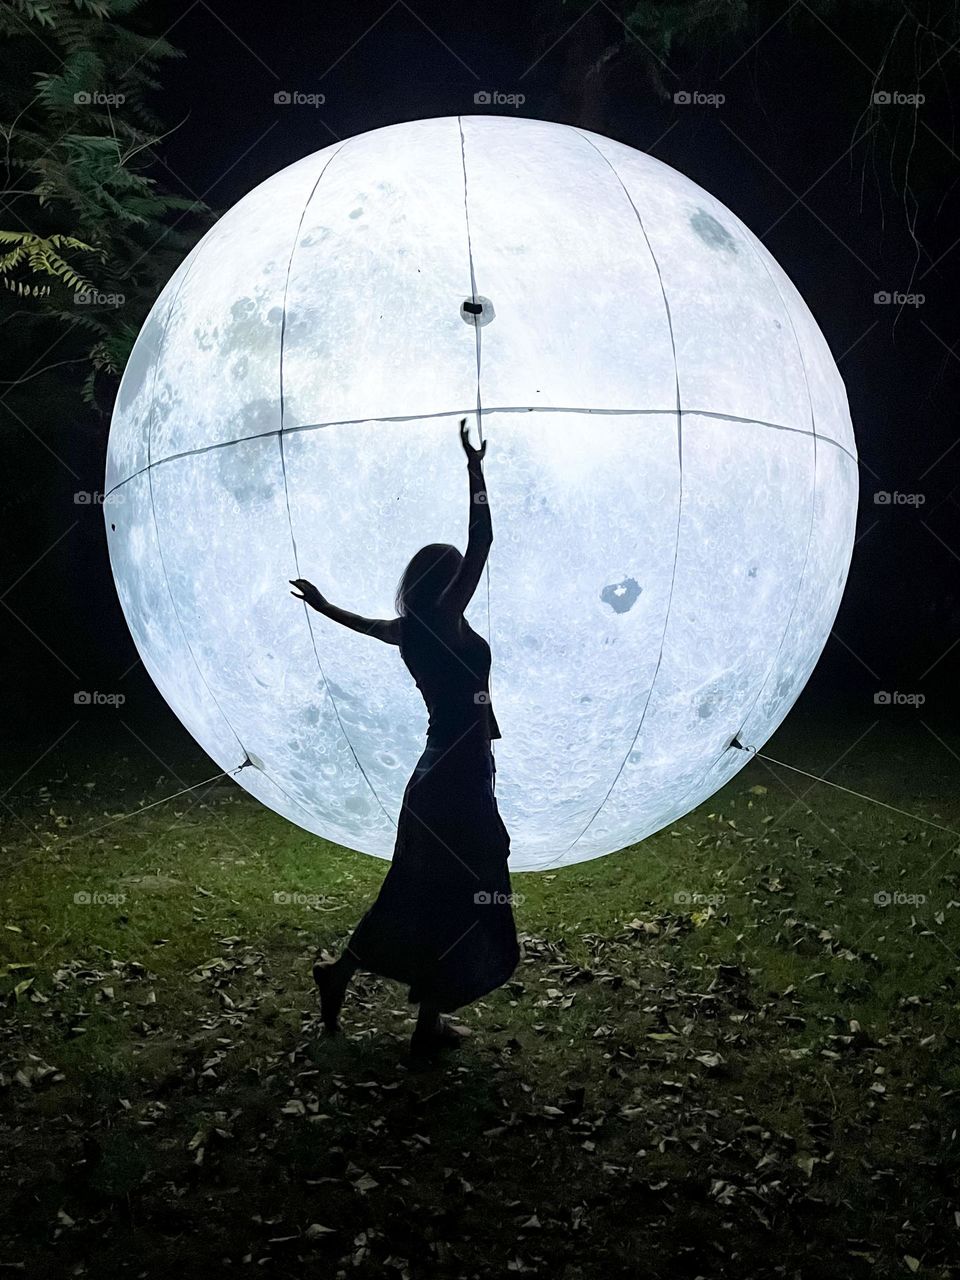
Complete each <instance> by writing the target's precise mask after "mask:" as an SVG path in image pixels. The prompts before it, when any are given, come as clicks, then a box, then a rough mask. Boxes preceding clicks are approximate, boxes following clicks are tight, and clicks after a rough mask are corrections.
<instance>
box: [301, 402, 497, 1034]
mask: <svg viewBox="0 0 960 1280" xmlns="http://www.w3.org/2000/svg"><path fill="white" fill-rule="evenodd" d="M460 442H461V444H462V445H463V450H464V453H465V454H466V456H467V475H468V478H469V487H470V526H469V540H468V542H467V552H466V555H464V556H461V554H460V552H459V551H458V550H457V549H456V547H452V546H449V545H448V544H446V543H431V544H430V545H429V546H426V547H421V549H420V550H419V551H418V552H417V553H416V555H415V556H414V557H413V559H412V560H411V561H410V563H409V564H408V565H407V567H406V570H405V571H404V573H403V577H402V578H401V579H400V584H399V586H398V588H397V599H396V606H397V614H398V617H396V618H393V619H391V620H377V619H372V618H362V617H359V616H358V615H357V614H354V613H348V612H346V611H345V610H343V609H338V608H337V607H336V605H332V604H330V603H329V601H327V600H325V599H324V597H323V596H322V595H321V594H320V592H319V591H318V590H317V588H316V587H314V586H313V585H312V583H310V582H307V581H306V580H305V579H303V578H298V579H296V580H293V581H292V585H293V586H294V587H296V588H297V591H296V592H293V593H292V594H293V595H295V596H296V597H297V599H300V600H305V601H306V602H307V604H309V605H311V606H312V607H313V608H314V609H316V610H318V612H320V613H322V614H324V615H325V616H326V617H328V618H332V619H333V621H334V622H339V623H341V624H342V625H343V626H346V627H350V628H351V629H352V630H354V631H360V632H363V633H364V634H365V635H370V636H375V637H376V638H377V639H378V640H383V641H384V642H385V643H386V644H395V645H398V646H399V648H400V656H401V658H402V659H403V661H404V663H405V664H406V667H407V669H408V670H409V672H410V674H411V675H412V676H413V678H414V681H415V682H416V684H417V687H418V688H419V690H420V692H421V694H422V695H423V699H424V702H425V703H426V706H427V711H428V713H429V725H428V729H427V741H426V747H425V749H424V752H423V754H422V755H421V757H420V759H419V761H418V762H417V766H416V768H415V769H414V772H413V775H412V776H411V778H410V780H409V782H408V783H407V786H406V790H405V791H404V793H403V805H402V807H401V810H400V819H399V822H398V824H397V839H396V844H395V847H394V853H393V863H392V865H391V867H390V870H389V871H388V872H387V875H386V878H385V879H384V882H383V885H382V887H381V889H380V893H379V895H378V897H377V899H376V901H375V902H374V904H373V906H372V907H371V908H370V910H369V911H368V912H367V913H366V915H364V917H363V918H362V920H361V921H360V923H359V924H358V925H357V927H356V929H355V930H354V933H353V936H352V937H351V939H350V941H349V943H348V944H347V946H346V948H345V949H344V951H343V953H342V955H341V956H340V958H339V959H338V960H336V961H332V962H328V963H326V964H321V963H319V962H318V963H317V964H315V965H314V969H313V976H314V979H315V980H316V983H317V986H318V987H319V988H320V1003H321V1013H322V1017H323V1022H324V1026H325V1027H326V1029H327V1031H328V1032H329V1033H334V1032H336V1031H337V1029H338V1027H337V1020H338V1017H339V1013H340V1008H341V1006H342V1004H343V999H344V995H345V993H346V989H347V984H348V983H349V981H350V978H351V976H352V975H353V973H354V972H355V970H357V969H365V970H368V971H370V972H371V973H378V974H381V975H382V976H383V977H386V978H394V979H397V980H399V981H401V982H405V983H407V984H409V987H410V1000H411V1001H412V1002H414V1003H418V1004H419V1005H420V1012H419V1017H418V1019H417V1025H416V1029H415V1030H414V1033H413V1038H412V1040H411V1051H412V1052H413V1054H414V1055H415V1056H418V1057H419V1056H426V1057H431V1056H433V1055H435V1054H436V1053H437V1052H438V1051H439V1050H440V1049H442V1048H443V1047H445V1046H448V1045H456V1044H458V1043H459V1041H460V1039H461V1037H462V1035H464V1034H466V1033H465V1032H464V1030H463V1029H462V1028H456V1027H454V1026H452V1025H449V1024H447V1023H446V1022H444V1020H443V1019H442V1018H441V1016H440V1015H441V1013H449V1012H451V1011H452V1010H454V1009H458V1008H460V1007H461V1006H462V1005H465V1004H469V1003H470V1002H471V1001H472V1000H476V999H478V998H479V997H480V996H483V995H486V994H487V993H488V992H490V991H493V990H494V989H495V988H496V987H499V986H500V985H501V984H502V983H504V982H506V980H507V979H508V978H509V977H510V975H511V974H512V973H513V971H514V969H515V968H516V965H517V960H518V959H519V949H518V945H517V931H516V927H515V925H514V920H513V910H512V907H511V898H510V876H509V872H508V870H507V858H508V856H509V853H510V836H509V835H508V833H507V829H506V827H505V826H504V825H503V821H502V819H501V817H500V813H499V810H498V808H497V801H496V798H495V795H494V778H495V773H496V766H495V764H494V759H493V752H492V750H491V747H490V742H491V739H493V738H499V737H500V729H499V727H498V725H497V721H496V717H495V716H494V713H493V707H492V706H491V703H490V690H489V678H490V646H489V645H488V644H487V642H486V641H485V640H484V639H483V637H482V636H480V635H478V634H477V632H475V631H474V630H473V628H472V627H471V626H470V624H469V623H468V622H467V620H466V618H465V617H464V616H463V614H464V610H465V609H466V607H467V605H468V604H469V603H470V600H471V599H472V597H473V594H474V592H475V591H476V589H477V584H478V583H479V581H480V575H481V574H482V572H483V567H484V565H485V564H486V561H487V555H488V554H489V551H490V544H491V542H492V541H493V527H492V524H491V519H490V506H489V503H488V502H487V495H486V491H485V489H484V484H483V467H482V461H483V457H484V454H485V453H486V449H487V446H486V442H484V444H483V446H482V447H481V448H480V449H475V448H473V446H472V445H471V444H470V441H469V438H468V434H467V420H466V418H464V419H462V421H461V423H460ZM297 592H299V593H300V594H299V595H298V594H297Z"/></svg>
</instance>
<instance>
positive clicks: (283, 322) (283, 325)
mask: <svg viewBox="0 0 960 1280" xmlns="http://www.w3.org/2000/svg"><path fill="white" fill-rule="evenodd" d="M346 145H347V144H346V142H342V143H341V144H340V146H339V147H337V149H336V151H335V152H334V153H333V155H332V156H330V157H329V158H328V159H327V162H326V164H324V166H323V168H322V169H321V170H320V172H319V174H317V180H316V182H315V183H314V184H313V186H312V187H311V188H310V194H309V195H308V196H307V199H306V201H305V202H304V206H303V209H302V210H301V212H300V218H299V221H298V222H297V229H296V231H295V232H294V236H293V244H292V245H291V247H290V257H289V258H288V259H287V274H286V277H285V278H284V282H283V301H282V306H281V309H280V362H279V381H280V430H279V431H278V432H277V443H278V445H279V446H280V474H281V475H282V477H283V497H284V503H285V505H286V508H287V525H288V527H289V530H290V545H291V546H292V548H293V563H294V566H295V568H296V574H297V577H298V578H299V577H300V556H299V553H298V551H297V539H296V535H295V534H294V532H293V514H292V512H291V510H290V489H289V487H288V485H287V460H286V457H285V455H284V451H283V415H284V407H285V401H284V389H283V349H284V342H285V339H286V332H287V294H288V292H289V288H290V273H291V271H292V270H293V259H294V255H295V254H296V252H297V241H298V240H299V239H300V232H301V230H302V228H303V220H304V218H306V216H307V209H308V208H309V207H310V201H311V200H312V199H313V197H314V195H315V194H316V190H317V187H319V185H320V179H321V178H322V177H323V175H324V174H325V173H326V171H327V169H328V168H329V167H330V165H331V163H332V162H333V161H334V160H335V159H336V157H337V156H338V155H339V154H340V152H341V151H342V150H343V148H344V147H345V146H346ZM303 615H304V618H305V620H306V623H307V632H308V634H309V636H310V644H311V646H312V648H313V656H314V658H315V659H316V663H317V671H318V672H319V673H320V679H321V681H322V682H323V687H324V690H325V692H326V695H327V697H328V698H329V699H330V704H331V706H332V707H333V714H334V715H335V716H336V718H337V725H338V727H339V729H340V732H341V733H342V734H343V740H344V742H345V743H346V744H347V749H348V750H349V752H350V754H351V755H352V756H353V759H354V763H355V764H356V766H357V768H358V769H359V770H360V775H361V777H362V778H363V780H364V782H365V783H366V784H367V786H368V787H369V789H370V794H371V795H372V796H373V798H374V800H376V802H377V804H378V805H379V806H380V809H381V810H382V812H383V815H384V817H385V818H386V819H387V821H388V822H393V825H394V826H396V823H395V822H394V820H393V819H392V818H391V817H390V814H389V813H387V811H386V809H385V808H384V805H383V801H382V800H381V799H380V797H379V795H378V794H377V789H376V787H375V786H374V785H373V783H372V782H371V781H370V778H369V777H368V776H367V771H366V769H364V767H363V765H362V763H361V761H360V757H359V756H358V755H357V753H356V751H355V749H354V746H353V743H352V742H351V741H350V737H349V735H348V733H347V731H346V729H345V728H344V725H343V717H342V716H341V715H340V708H339V707H338V706H337V700H336V698H335V697H334V696H333V693H332V691H331V689H330V682H329V681H328V680H327V677H326V673H325V672H324V670H323V663H322V662H321V661H320V650H319V649H318V648H317V637H316V634H315V632H314V630H313V622H312V621H311V618H310V609H309V607H308V605H307V603H306V601H304V602H303Z"/></svg>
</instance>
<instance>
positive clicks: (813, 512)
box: [710, 240, 818, 768]
mask: <svg viewBox="0 0 960 1280" xmlns="http://www.w3.org/2000/svg"><path fill="white" fill-rule="evenodd" d="M747 243H748V244H750V241H749V240H748V241H747ZM750 252H751V253H752V254H753V256H754V258H755V259H756V260H757V262H759V263H760V266H761V267H762V268H763V270H764V273H765V274H766V277H767V279H768V280H769V281H770V284H771V286H772V288H773V291H774V293H775V294H776V295H777V297H778V298H779V300H780V305H781V307H782V308H783V313H784V315H785V316H786V317H787V323H788V324H789V326H790V332H791V333H792V334H793V341H794V344H795V345H796V348H797V355H798V357H799V359H800V371H801V372H802V374H803V385H804V387H805V389H806V392H807V407H808V409H809V412H810V433H811V435H812V437H813V492H812V493H811V495H810V524H809V526H808V528H807V545H806V547H805V548H804V552H803V563H802V564H801V566H800V573H799V575H798V576H797V590H796V593H795V595H794V597H793V604H792V605H791V606H790V612H789V613H788V614H787V620H786V622H785V623H784V627H783V635H782V636H781V637H780V643H779V644H778V645H777V649H776V652H775V653H774V655H773V658H772V659H771V662H770V666H769V667H768V669H767V672H766V675H765V676H764V677H763V679H762V680H761V681H760V688H759V689H758V690H757V696H756V697H755V698H754V700H753V702H752V704H751V706H750V710H749V711H748V712H747V714H746V715H745V716H744V717H743V719H742V720H741V722H740V725H739V727H738V729H737V733H736V735H735V736H739V733H740V729H742V728H743V726H744V725H745V724H746V723H747V721H748V720H749V719H750V717H751V716H752V715H753V713H754V711H755V710H756V709H757V704H758V703H759V701H760V699H761V698H762V697H763V691H764V689H765V688H766V687H767V681H768V680H769V679H770V677H771V676H772V675H773V673H774V671H775V670H776V667H777V660H778V659H779V657H780V654H781V652H782V651H783V646H784V645H785V644H786V642H787V636H788V635H789V634H790V624H791V623H792V622H793V616H794V614H795V613H796V611H797V605H798V604H799V603H800V592H801V590H802V588H803V579H804V576H805V575H806V572H807V562H808V561H809V559H810V547H811V545H812V543H813V530H814V525H815V522H816V516H817V456H818V449H817V422H816V415H815V414H814V411H813V396H812V395H811V392H810V379H809V377H808V375H807V362H806V360H804V358H803V347H802V346H801V345H800V338H799V336H798V334H797V329H796V325H795V324H794V323H793V317H792V316H791V315H790V309H789V307H788V306H787V304H786V301H785V300H784V297H783V294H782V293H781V292H780V286H779V285H778V284H777V282H776V280H775V279H774V278H773V275H772V273H771V271H770V268H769V267H768V266H767V264H766V263H765V262H764V260H763V257H762V255H761V254H760V253H759V251H758V250H757V248H756V247H755V246H754V245H753V244H750ZM726 750H729V747H728V748H726ZM722 758H723V757H722V756H720V757H718V759H722ZM716 763H717V761H714V763H713V765H711V766H710V767H711V768H714V767H715V765H716Z"/></svg>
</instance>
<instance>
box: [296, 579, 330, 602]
mask: <svg viewBox="0 0 960 1280" xmlns="http://www.w3.org/2000/svg"><path fill="white" fill-rule="evenodd" d="M289 582H290V585H291V587H296V588H297V590H296V591H291V592H290V594H291V595H292V596H293V597H294V598H295V599H297V600H306V602H307V604H308V605H310V606H311V608H313V609H322V608H323V606H324V605H325V604H326V603H327V602H326V599H325V598H324V597H323V596H322V595H321V594H320V592H319V591H318V590H317V588H316V587H315V586H314V585H313V583H312V582H308V581H307V580H306V578H290V579H289ZM298 593H299V594H298Z"/></svg>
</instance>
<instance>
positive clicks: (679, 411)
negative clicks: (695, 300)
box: [564, 129, 683, 853]
mask: <svg viewBox="0 0 960 1280" xmlns="http://www.w3.org/2000/svg"><path fill="white" fill-rule="evenodd" d="M575 132H576V133H578V134H579V135H580V137H581V138H583V140H584V142H586V143H587V145H588V146H590V147H592V148H593V150H594V151H596V153H597V155H598V156H599V157H600V158H601V160H603V162H604V164H606V165H607V166H608V168H609V169H610V171H611V173H612V174H613V176H614V177H615V178H616V180H617V182H618V184H619V186H620V189H621V191H622V192H623V194H624V195H625V196H626V197H627V200H628V202H629V204H630V208H631V209H632V210H633V213H634V217H635V218H636V220H637V225H638V227H639V228H640V234H641V235H642V236H643V240H644V244H646V246H647V252H648V253H649V254H650V260H651V261H652V263H653V267H654V270H655V271H656V273H657V280H658V282H659V284H660V293H661V295H662V297H663V309H664V312H665V313H666V317H667V329H668V331H669V333H670V349H671V351H672V352H673V373H674V380H675V384H676V394H677V405H676V410H675V413H676V418H677V463H678V469H679V474H678V493H677V532H676V537H675V539H674V544H673V568H672V570H671V573H670V590H669V593H668V595H667V607H666V609H665V610H664V615H663V631H662V632H661V634H660V649H659V651H658V653H657V664H656V666H655V667H654V669H653V678H652V679H651V681H650V688H649V689H648V690H647V697H646V701H645V702H644V704H643V710H642V711H641V713H640V723H639V724H638V725H637V731H636V733H635V734H634V735H633V739H632V741H631V743H630V746H629V747H628V748H627V751H626V754H625V755H624V757H623V760H622V761H621V762H620V768H619V769H618V770H617V772H616V774H615V776H614V779H613V781H612V782H611V783H610V786H609V788H608V790H607V793H606V795H605V796H604V797H603V799H602V800H601V801H600V803H599V805H598V806H597V808H596V809H595V811H594V813H593V815H592V816H591V818H590V820H589V822H588V823H587V825H586V826H585V827H584V828H583V830H582V831H581V832H580V834H579V835H578V836H577V838H576V839H575V840H573V841H571V843H570V844H569V845H568V846H567V848H566V849H565V850H564V853H569V852H570V850H571V849H572V848H573V847H574V846H575V845H576V844H578V843H579V842H580V841H581V840H582V839H583V837H584V836H585V835H586V833H587V831H589V829H590V827H591V826H592V825H593V823H594V822H595V821H596V819H597V817H598V815H599V814H600V812H601V810H602V809H603V806H604V805H605V804H606V803H607V801H608V800H609V799H610V796H611V795H612V794H613V789H614V787H615V786H616V785H617V783H618V782H619V781H620V776H621V774H622V773H623V771H624V769H625V768H626V764H627V761H628V760H629V759H630V753H631V752H632V751H633V749H634V747H635V746H636V745H637V740H638V738H639V737H640V731H641V730H642V729H643V722H644V720H645V719H646V717H647V710H648V709H649V707H650V702H651V700H652V698H653V690H654V686H655V685H656V683H657V676H658V675H659V674H660V666H661V663H662V662H663V650H664V646H665V645H666V641H667V627H668V626H669V625H670V608H671V606H672V604H673V591H674V587H675V586H676V582H677V563H678V561H679V558H680V522H681V519H682V517H683V407H682V404H681V401H680V366H679V364H678V362H677V344H676V339H675V337H674V332H673V317H672V315H671V314H670V303H669V301H668V299H667V291H666V289H665V288H664V285H663V276H662V274H661V272H660V264H659V263H658V262H657V256H656V254H655V253H654V252H653V246H652V245H651V243H650V237H649V236H648V235H647V229H646V227H645V226H644V225H643V219H642V218H641V216H640V210H639V209H638V208H637V206H636V205H635V204H634V202H633V197H632V196H631V195H630V192H629V191H628V190H627V188H626V186H625V185H624V182H623V179H622V178H621V177H620V175H619V173H617V171H616V169H615V168H614V166H613V165H612V164H611V162H610V161H609V160H608V159H607V157H606V156H605V155H604V154H603V152H602V151H601V150H600V148H599V147H597V146H596V145H595V144H594V143H593V142H591V140H590V139H589V138H588V137H587V136H586V135H585V134H583V133H580V130H579V129H577V130H575Z"/></svg>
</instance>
